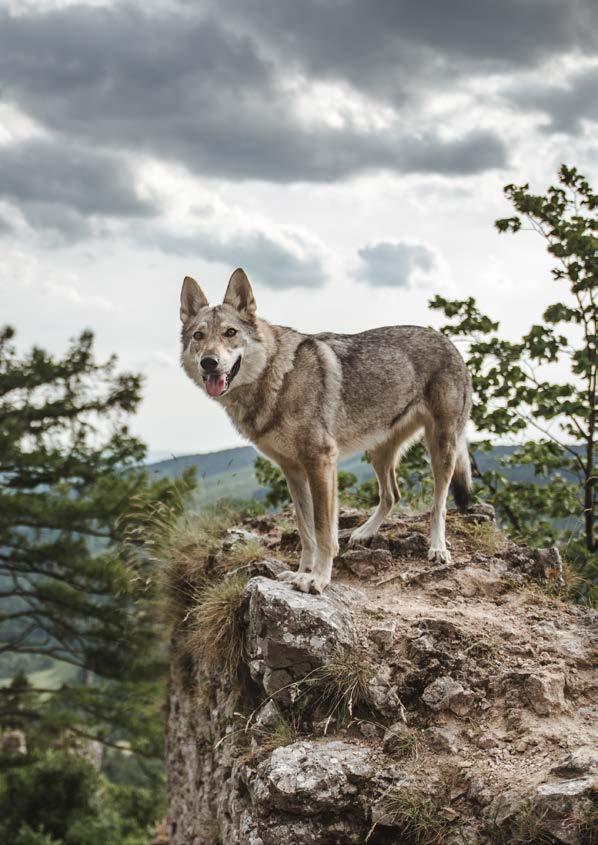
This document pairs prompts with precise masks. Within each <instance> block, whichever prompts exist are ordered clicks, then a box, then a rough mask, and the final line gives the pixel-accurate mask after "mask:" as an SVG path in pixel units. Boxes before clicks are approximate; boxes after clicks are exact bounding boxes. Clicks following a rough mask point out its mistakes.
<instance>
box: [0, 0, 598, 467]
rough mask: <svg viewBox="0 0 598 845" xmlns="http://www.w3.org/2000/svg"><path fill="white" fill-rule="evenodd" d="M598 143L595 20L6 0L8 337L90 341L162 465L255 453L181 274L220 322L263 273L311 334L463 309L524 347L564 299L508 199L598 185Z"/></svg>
mask: <svg viewBox="0 0 598 845" xmlns="http://www.w3.org/2000/svg"><path fill="white" fill-rule="evenodd" d="M597 122H598V4H596V2H595V0H568V2H563V0H452V2H450V3H449V2H446V0H428V2H423V3H422V2H420V3H415V2H413V0H269V2H268V0H217V2H216V0H213V2H210V0H206V1H205V2H197V0H193V2H192V0H189V2H175V0H153V2H148V0H146V1H145V2H133V1H131V2H128V0H127V1H126V2H113V3H103V2H93V3H71V2H68V0H67V2H64V0H63V2H48V0H45V2H43V0H27V1H25V0H0V321H1V322H2V323H5V322H8V323H11V324H12V325H14V326H15V327H16V329H17V331H18V337H19V343H20V345H22V347H23V348H25V347H27V346H29V345H31V344H32V343H38V344H41V345H44V346H46V347H48V348H50V349H51V350H53V351H55V352H60V351H63V350H64V348H65V346H66V344H67V341H68V339H69V338H70V337H73V336H74V335H76V334H78V333H79V332H80V331H81V330H82V329H83V328H85V327H90V328H92V329H93V330H94V332H95V333H96V337H97V347H98V351H99V353H100V354H102V355H107V354H109V353H112V352H116V353H117V354H118V356H119V358H120V361H121V364H122V366H123V367H126V368H129V369H131V368H133V369H135V370H139V371H142V372H143V373H144V374H145V376H146V385H145V399H144V402H143V405H142V407H141V410H140V413H139V415H138V417H137V419H136V421H135V424H134V429H135V431H136V432H137V433H138V434H140V435H141V436H142V437H143V438H144V439H145V440H146V442H147V443H148V444H149V446H150V448H151V449H152V450H167V451H171V452H173V453H185V452H198V451H210V450H212V449H218V448H224V447H226V446H230V445H235V444H238V443H241V442H242V441H241V439H240V437H239V436H238V435H237V434H236V432H235V431H234V429H233V428H232V426H231V424H230V423H229V422H228V420H227V419H226V417H225V415H224V412H223V411H222V409H221V408H219V407H218V406H217V405H216V404H214V403H211V402H210V400H208V399H207V398H206V397H205V396H203V395H201V393H200V391H199V390H198V388H197V387H195V386H193V385H192V384H191V383H190V382H189V381H188V380H187V379H186V377H185V376H184V374H183V372H182V370H181V369H180V367H179V363H178V355H179V348H178V344H179V322H178V299H179V290H180V286H181V281H182V278H183V276H184V275H186V274H190V275H193V276H194V277H195V278H196V279H198V281H200V283H201V284H202V286H203V287H204V290H205V292H206V294H207V295H208V297H209V299H210V301H213V302H214V303H216V302H219V301H221V299H222V295H223V292H224V287H225V285H226V282H227V280H228V277H229V275H230V272H231V271H232V270H233V269H234V268H235V267H236V266H238V265H242V266H244V267H245V269H246V271H247V273H248V275H249V277H250V279H251V280H252V282H253V284H254V291H255V294H256V299H257V303H258V310H259V312H260V314H261V316H263V317H266V318H267V319H270V320H272V321H273V322H279V323H283V324H287V325H289V324H290V325H293V326H294V327H296V328H298V329H301V330H304V331H321V330H332V331H343V332H344V331H360V330H363V329H366V328H371V327H373V326H376V325H385V324H389V323H419V324H432V325H437V324H438V321H439V318H438V316H437V315H435V314H433V313H430V312H429V311H428V309H427V301H428V300H429V299H430V297H431V296H433V295H434V294H435V293H441V294H443V295H449V296H459V297H463V296H468V295H474V296H476V297H477V298H478V300H479V302H480V304H481V307H482V308H483V309H485V310H487V311H488V312H489V313H491V315H492V316H493V317H495V318H497V319H499V320H500V321H501V326H502V330H503V331H504V332H505V334H507V335H509V336H515V335H516V334H517V333H518V332H520V331H521V330H523V329H525V328H527V327H528V326H529V324H530V322H531V321H532V320H539V319H540V316H541V313H542V310H543V308H544V307H545V305H546V304H548V303H549V302H551V301H557V300H559V299H562V298H563V296H562V292H561V291H560V289H559V288H558V286H557V283H556V282H554V281H553V280H552V278H551V276H550V274H549V268H550V266H551V262H550V260H549V257H548V256H547V255H546V253H545V250H544V247H543V244H542V242H541V241H540V240H539V239H538V238H537V237H536V236H534V235H533V234H532V233H520V234H518V235H516V236H511V235H498V234H497V232H496V231H495V230H494V228H493V222H494V220H495V219H496V218H497V217H501V216H507V215H508V214H509V212H510V208H509V206H508V204H507V203H506V201H505V200H504V198H503V194H502V187H503V186H504V185H505V184H507V183H509V182H515V183H517V184H520V183H524V182H528V181H529V182H530V183H531V185H532V187H533V188H534V189H537V190H539V191H540V190H544V189H545V187H546V186H547V185H548V184H549V183H550V182H551V181H554V179H555V176H556V171H557V170H558V167H559V165H560V164H561V163H562V162H566V163H567V164H570V165H576V166H577V167H578V168H579V169H581V170H582V171H583V172H585V174H586V175H587V176H589V177H590V179H591V180H593V182H594V183H596V182H597V181H598V133H597V131H596V130H597Z"/></svg>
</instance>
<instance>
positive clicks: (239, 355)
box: [180, 268, 265, 398]
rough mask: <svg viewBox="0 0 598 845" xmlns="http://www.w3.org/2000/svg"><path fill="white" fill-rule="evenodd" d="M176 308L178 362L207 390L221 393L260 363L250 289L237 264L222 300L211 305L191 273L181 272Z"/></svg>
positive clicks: (256, 369) (250, 377)
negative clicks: (180, 344) (179, 343)
mask: <svg viewBox="0 0 598 845" xmlns="http://www.w3.org/2000/svg"><path fill="white" fill-rule="evenodd" d="M180 314H181V322H182V323H183V333H182V340H183V352H182V356H181V360H182V363H183V367H184V369H185V372H186V373H187V375H188V376H189V377H190V378H191V379H193V381H195V382H196V383H197V384H199V385H200V386H203V387H204V388H205V390H206V392H207V393H208V395H209V396H212V397H213V398H220V397H222V396H225V395H226V394H228V393H229V392H230V391H232V390H234V389H235V388H236V387H238V386H239V385H241V384H248V383H249V382H251V381H253V380H254V379H255V378H256V376H257V375H259V373H260V372H261V370H262V369H263V367H264V365H265V360H264V358H265V353H264V350H263V349H262V347H261V344H260V335H259V330H258V327H257V320H256V314H255V299H254V297H253V291H252V290H251V285H250V284H249V279H248V278H247V276H246V275H245V272H244V271H243V270H241V269H240V268H239V269H237V270H235V272H234V273H233V274H232V276H231V277H230V280H229V283H228V287H227V289H226V294H225V295H224V301H223V303H222V305H216V306H214V307H210V305H209V304H208V300H207V299H206V297H205V294H204V293H203V291H202V289H201V288H200V286H199V285H198V284H197V282H196V281H195V279H192V278H191V277H190V276H185V280H184V282H183V289H182V290H181V311H180Z"/></svg>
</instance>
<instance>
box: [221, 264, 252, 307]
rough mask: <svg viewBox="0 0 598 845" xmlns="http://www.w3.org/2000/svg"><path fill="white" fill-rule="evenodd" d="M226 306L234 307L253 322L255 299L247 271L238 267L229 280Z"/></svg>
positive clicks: (225, 297) (225, 295)
mask: <svg viewBox="0 0 598 845" xmlns="http://www.w3.org/2000/svg"><path fill="white" fill-rule="evenodd" d="M224 304H225V305H232V306H233V308H236V309H237V311H238V312H239V313H240V314H241V315H242V316H244V317H247V318H248V319H250V320H252V319H253V318H254V317H255V299H254V298H253V291H252V290H251V285H250V284H249V279H248V278H247V276H246V275H245V271H244V270H242V269H241V268H240V267H237V269H236V270H235V272H234V273H233V274H232V276H231V277H230V279H229V280H228V287H227V289H226V293H225V294H224Z"/></svg>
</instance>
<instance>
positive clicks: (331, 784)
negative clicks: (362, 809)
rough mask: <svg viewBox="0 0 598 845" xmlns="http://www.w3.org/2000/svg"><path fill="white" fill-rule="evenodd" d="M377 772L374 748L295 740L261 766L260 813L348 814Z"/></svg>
mask: <svg viewBox="0 0 598 845" xmlns="http://www.w3.org/2000/svg"><path fill="white" fill-rule="evenodd" d="M373 774H374V761H373V759H372V752H371V748H368V747H367V746H360V745H354V744H351V743H348V742H344V741H341V740H331V741H329V742H313V741H309V742H294V743H293V744H292V745H287V746H285V747H284V748H277V749H276V750H275V751H274V752H273V753H272V754H271V755H270V757H269V758H268V760H265V761H264V762H263V763H261V764H260V765H259V766H258V769H257V775H256V779H255V781H254V784H253V800H254V802H255V804H256V805H257V806H258V808H259V810H260V812H263V813H265V814H267V813H269V812H271V811H273V810H278V811H284V812H287V813H293V814H296V815H300V816H312V815H314V814H317V813H324V812H327V813H335V814H338V813H340V812H342V811H343V810H344V809H345V808H347V807H348V806H349V805H351V804H353V803H354V801H355V798H356V796H358V795H359V791H360V787H361V786H362V785H363V784H364V783H365V782H366V781H367V780H369V779H370V778H371V777H372V776H373Z"/></svg>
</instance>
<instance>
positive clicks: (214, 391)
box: [203, 355, 241, 396]
mask: <svg viewBox="0 0 598 845" xmlns="http://www.w3.org/2000/svg"><path fill="white" fill-rule="evenodd" d="M240 369H241V356H240V355H239V357H238V358H237V360H236V361H235V363H234V364H233V365H232V367H231V368H230V370H229V371H228V372H227V373H209V374H208V375H205V376H203V380H204V382H205V384H206V390H207V391H208V393H209V395H210V396H222V394H223V393H226V391H227V390H228V389H229V387H230V386H231V384H232V381H233V379H234V377H235V376H236V375H237V373H238V372H239V370H240Z"/></svg>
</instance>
